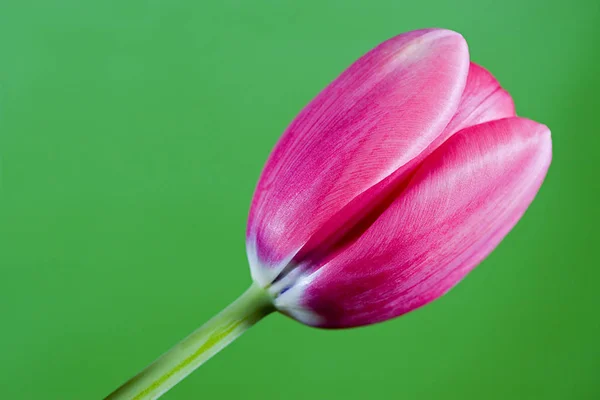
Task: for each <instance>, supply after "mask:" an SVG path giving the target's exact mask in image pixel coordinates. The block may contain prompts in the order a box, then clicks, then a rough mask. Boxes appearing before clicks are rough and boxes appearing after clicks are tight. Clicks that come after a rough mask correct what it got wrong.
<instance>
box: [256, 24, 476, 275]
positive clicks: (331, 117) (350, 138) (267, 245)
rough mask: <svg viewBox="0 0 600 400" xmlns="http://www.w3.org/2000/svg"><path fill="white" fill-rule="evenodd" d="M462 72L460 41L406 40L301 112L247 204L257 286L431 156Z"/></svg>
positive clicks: (433, 33) (385, 48)
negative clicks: (360, 202) (355, 204)
mask: <svg viewBox="0 0 600 400" xmlns="http://www.w3.org/2000/svg"><path fill="white" fill-rule="evenodd" d="M468 69H469V60H468V49H467V46H466V43H465V41H464V39H463V38H462V36H460V35H459V34H457V33H455V32H452V31H447V30H441V29H431V30H422V31H414V32H409V33H407V34H404V35H400V36H397V37H395V38H392V39H390V40H388V41H386V42H384V43H383V44H381V45H380V46H378V47H377V48H375V49H373V50H372V51H370V52H369V53H367V54H366V55H365V56H363V57H362V58H360V59H359V60H358V61H357V62H356V63H354V64H353V65H352V66H350V68H348V69H347V70H346V71H345V72H343V73H342V74H341V75H340V76H339V77H338V78H337V79H336V80H335V81H333V82H332V83H331V84H330V85H329V86H328V87H327V88H326V89H324V90H323V91H322V92H321V93H320V94H319V95H318V96H317V97H316V98H315V99H314V100H313V101H312V102H311V103H310V104H309V105H308V106H307V107H306V108H305V109H304V110H302V112H301V113H300V114H299V115H298V117H297V118H296V119H295V120H294V121H293V122H292V124H291V125H290V126H289V127H288V128H287V130H286V131H285V133H284V135H283V136H282V138H281V139H280V141H279V142H278V144H277V146H276V147H275V149H274V151H273V153H272V154H271V156H270V158H269V160H268V161H267V164H266V166H265V168H264V170H263V173H262V175H261V178H260V180H259V183H258V186H257V188H256V192H255V195H254V198H253V202H252V205H251V209H250V215H249V221H248V230H247V249H248V256H249V261H250V266H251V271H252V276H253V279H254V280H255V281H256V282H258V283H259V284H261V285H263V286H265V285H268V284H270V283H271V282H272V281H273V280H274V279H275V277H276V276H277V275H278V274H279V273H280V272H281V271H282V270H283V269H284V268H285V267H286V265H287V264H288V263H289V262H290V261H291V260H292V258H293V257H294V256H295V254H296V253H297V252H298V251H299V250H300V249H301V248H302V247H303V246H304V245H305V244H306V243H307V242H308V240H309V239H310V238H311V236H313V235H314V234H315V232H317V230H318V229H320V228H322V227H323V226H325V225H326V223H327V221H329V220H330V219H331V218H332V217H333V216H334V215H335V214H336V213H339V212H340V210H342V209H343V208H344V207H346V206H347V205H348V204H349V203H350V202H351V201H352V200H353V199H355V198H356V197H357V196H359V195H360V194H361V193H363V192H365V191H366V190H368V189H369V188H370V187H372V186H374V185H376V184H377V183H378V182H381V181H382V180H384V179H385V178H386V177H388V176H389V175H390V174H392V173H393V172H394V171H396V170H397V169H399V168H400V167H402V166H403V165H405V164H407V163H408V162H409V161H410V160H412V159H413V158H415V157H417V156H418V155H419V154H421V153H422V152H423V151H424V150H425V149H427V148H428V147H429V146H430V145H431V143H432V142H434V140H435V139H436V138H437V137H438V136H439V135H440V134H441V133H442V132H443V130H444V128H445V127H446V126H447V125H448V123H449V122H450V120H451V119H452V117H453V116H454V114H455V112H456V110H457V108H458V105H459V103H460V99H461V95H462V92H463V90H464V87H465V84H466V78H467V75H468ZM414 167H416V165H415V166H414Z"/></svg>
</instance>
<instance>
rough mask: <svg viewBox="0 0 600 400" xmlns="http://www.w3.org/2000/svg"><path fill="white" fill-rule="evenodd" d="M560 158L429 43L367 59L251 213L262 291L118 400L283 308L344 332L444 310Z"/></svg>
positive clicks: (253, 290) (387, 49) (292, 135)
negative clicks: (435, 304) (443, 299)
mask: <svg viewBox="0 0 600 400" xmlns="http://www.w3.org/2000/svg"><path fill="white" fill-rule="evenodd" d="M551 157H552V144H551V139H550V131H549V130H548V128H546V127H545V126H544V125H540V124H538V123H536V122H533V121H530V120H527V119H523V118H519V117H516V116H515V110H514V106H513V102H512V99H511V97H510V95H509V94H508V93H507V92H506V91H505V90H503V89H502V88H501V87H500V85H499V84H498V82H497V81H496V80H495V79H494V77H493V76H492V75H490V73H489V72H487V71H486V70H485V69H483V68H481V67H479V66H477V65H475V64H473V63H470V62H469V54H468V50H467V44H466V43H465V41H464V39H463V38H462V36H461V35H459V34H458V33H455V32H452V31H448V30H442V29H428V30H420V31H414V32H409V33H405V34H403V35H400V36H397V37H395V38H392V39H390V40H388V41H386V42H384V43H382V44H381V45H379V46H378V47H376V48H375V49H373V50H372V51H370V52H368V53H367V54H365V55H364V56H363V57H362V58H360V59H359V60H358V61H357V62H355V63H354V64H353V65H351V66H350V68H348V69H347V70H346V71H344V72H343V73H342V74H341V75H340V76H339V77H338V78H337V79H336V80H334V81H333V82H332V83H331V84H330V85H329V86H328V87H327V88H325V90H323V91H322V92H321V93H320V94H319V95H318V96H317V97H316V98H315V99H314V100H313V101H312V102H311V103H310V104H309V105H308V106H307V107H306V108H304V110H302V112H300V114H299V115H298V117H296V119H295V120H294V121H293V122H292V123H291V125H290V126H289V127H288V128H287V130H286V131H285V133H284V134H283V136H282V137H281V139H280V141H279V143H278V144H277V145H276V147H275V149H274V150H273V153H272V154H271V156H270V158H269V160H268V161H267V164H266V165H265V168H264V171H263V173H262V176H261V177H260V180H259V182H258V186H257V188H256V193H255V195H254V199H253V201H252V206H251V208H250V216H249V221H248V230H247V235H246V244H247V250H248V258H249V261H250V269H251V272H252V278H253V280H254V283H253V284H252V285H251V286H250V288H249V289H248V290H247V291H246V292H245V293H244V294H242V295H241V296H240V297H239V298H238V299H237V300H236V301H234V302H233V303H232V304H231V305H230V306H229V307H227V308H226V309H224V310H223V311H222V312H221V313H220V314H218V315H217V316H215V317H214V318H213V319H211V320H210V321H208V322H207V323H206V324H204V325H203V326H201V327H200V328H198V329H197V330H196V331H194V332H193V333H192V334H191V335H190V336H188V337H187V338H186V339H184V340H183V341H182V342H180V343H179V344H178V345H176V346H175V347H173V348H172V349H171V350H170V351H168V352H167V353H165V354H164V355H163V356H162V357H160V358H159V359H158V360H156V361H155V362H154V363H153V364H151V365H150V366H148V367H147V368H146V369H144V370H143V371H142V372H140V373H139V374H138V375H137V376H135V377H134V378H133V379H131V380H129V381H128V382H126V383H125V384H123V385H122V386H121V387H120V388H119V389H117V390H116V391H114V392H113V393H112V394H110V395H109V396H108V397H107V399H108V400H125V399H127V400H130V399H138V400H149V399H156V398H157V397H159V396H160V395H162V394H163V393H165V392H166V391H167V390H169V388H171V387H173V386H174V385H175V384H177V382H179V381H180V380H181V379H183V378H184V377H185V376H187V375H188V374H190V373H191V372H192V371H193V370H194V369H196V368H198V366H200V365H201V364H202V363H204V362H205V361H206V360H208V359H209V358H210V357H212V356H213V355H214V354H216V353H217V352H218V351H220V350H221V349H222V348H223V347H225V346H226V345H227V344H228V343H230V342H231V341H232V340H234V339H235V338H236V337H238V336H239V335H241V334H242V333H243V332H244V331H245V330H246V329H248V328H249V327H251V326H252V325H254V324H255V323H256V322H257V321H259V320H260V319H262V318H263V317H265V316H266V315H268V314H269V313H271V312H273V311H274V310H278V311H280V312H282V313H284V314H287V315H289V316H291V317H292V318H295V319H296V320H298V321H300V322H303V323H305V324H308V325H313V326H318V327H323V328H345V327H352V326H359V325H366V324H372V323H375V322H380V321H384V320H387V319H389V318H393V317H397V316H399V315H402V314H404V313H407V312H409V311H411V310H414V309H415V308H417V307H420V306H422V305H424V304H427V303H429V302H430V301H432V300H434V299H436V298H438V297H440V296H441V295H443V294H444V293H446V292H447V291H448V290H450V289H451V288H452V287H453V286H454V285H456V284H457V283H458V282H459V281H460V280H461V279H462V278H463V277H464V276H465V275H466V274H467V273H469V271H471V270H472V269H473V268H474V267H475V266H476V265H477V264H478V263H479V262H481V261H482V260H483V259H484V258H485V257H486V256H487V255H488V254H489V253H490V252H491V251H492V250H493V249H494V248H495V247H496V246H497V245H498V243H500V241H501V240H502V239H503V238H504V236H506V234H507V233H508V232H509V231H510V230H511V229H512V227H513V226H514V225H515V224H516V223H517V221H518V220H519V218H521V216H522V215H523V213H524V212H525V210H526V209H527V207H528V206H529V204H530V203H531V202H532V200H533V198H534V197H535V194H536V193H537V191H538V189H539V188H540V185H541V184H542V181H543V180H544V177H545V175H546V171H547V170H548V167H549V165H550V160H551Z"/></svg>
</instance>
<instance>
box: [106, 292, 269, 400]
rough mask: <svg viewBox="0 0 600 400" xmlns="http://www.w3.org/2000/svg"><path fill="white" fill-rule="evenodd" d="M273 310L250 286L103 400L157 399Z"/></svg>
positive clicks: (264, 297) (266, 296) (264, 295)
mask: <svg viewBox="0 0 600 400" xmlns="http://www.w3.org/2000/svg"><path fill="white" fill-rule="evenodd" d="M274 310H275V309H274V307H273V303H272V301H271V298H270V297H269V295H268V294H267V293H266V292H265V291H264V290H263V289H261V288H260V287H258V286H256V285H255V284H252V286H250V288H249V289H248V290H246V292H244V294H242V295H241V296H240V297H239V298H238V299H237V300H236V301H234V302H233V303H231V305H230V306H229V307H227V308H226V309H224V310H223V311H222V312H221V313H220V314H218V315H217V316H215V317H214V318H213V319H211V320H210V321H208V322H207V323H206V324H204V325H202V326H201V327H200V328H198V329H197V330H196V331H194V332H193V333H192V334H191V335H189V336H188V337H187V338H185V339H183V340H182V341H181V342H179V343H178V344H177V345H175V346H174V347H173V348H171V350H169V351H167V352H166V353H165V354H163V355H162V356H161V357H160V358H158V359H157V360H156V361H154V363H152V364H150V365H149V366H148V367H146V369H144V370H143V371H142V372H140V373H139V374H137V375H136V376H134V377H133V378H131V379H130V380H129V381H127V382H126V383H125V384H124V385H123V386H121V387H120V388H118V389H117V390H115V391H114V392H113V393H111V394H110V395H109V396H108V397H106V399H105V400H125V399H127V400H150V399H157V398H159V397H160V396H161V395H162V394H164V393H165V392H166V391H167V390H169V389H170V388H172V387H173V386H175V385H176V384H177V383H178V382H179V381H181V380H182V379H183V378H185V377H186V376H188V375H189V374H190V373H192V371H194V370H195V369H196V368H198V367H199V366H200V365H202V364H203V363H204V362H205V361H206V360H208V359H209V358H211V357H212V356H213V355H215V354H216V353H218V352H219V351H220V350H221V349H223V348H224V347H225V346H227V345H228V344H229V343H231V342H232V341H233V340H234V339H236V338H237V337H238V336H240V335H241V334H242V333H244V332H245V331H246V330H247V329H248V328H250V327H251V326H252V325H254V324H255V323H256V322H258V321H259V320H261V319H262V318H263V317H265V316H266V315H268V314H270V313H271V312H273V311H274Z"/></svg>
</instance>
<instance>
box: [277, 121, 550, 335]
mask: <svg viewBox="0 0 600 400" xmlns="http://www.w3.org/2000/svg"><path fill="white" fill-rule="evenodd" d="M551 147H552V144H551V138H550V132H549V130H548V128H547V127H545V126H543V125H540V124H538V123H536V122H533V121H530V120H527V119H523V118H518V117H513V118H507V119H502V120H497V121H492V122H487V123H484V124H481V125H476V126H473V127H469V128H466V129H464V130H462V131H460V132H458V133H456V134H455V135H453V136H452V137H451V138H450V139H449V140H448V141H446V142H445V143H444V144H443V145H442V146H441V147H439V148H438V149H437V150H436V151H435V152H434V153H432V154H431V155H430V156H429V157H427V159H426V160H425V161H424V162H423V163H422V164H421V165H420V167H419V169H418V170H417V171H416V172H415V173H414V175H413V176H412V178H411V179H410V182H409V183H408V185H407V187H406V188H404V189H403V190H402V192H401V193H400V194H399V196H398V197H397V198H396V199H395V200H394V201H393V202H392V203H391V205H390V206H389V207H387V208H386V209H385V210H384V211H383V212H382V213H381V215H379V216H378V218H377V219H376V220H375V221H374V222H373V223H372V225H370V226H369V227H368V228H367V229H366V230H365V231H364V232H362V234H361V235H359V236H358V237H357V239H356V240H355V241H354V242H352V243H350V244H349V245H348V246H347V247H346V248H344V249H340V250H339V251H338V253H337V254H330V255H329V258H328V259H324V260H322V261H321V263H320V264H319V265H313V266H311V267H310V268H307V269H306V270H304V271H303V272H302V273H300V272H299V271H295V273H296V275H298V277H297V278H296V279H295V281H296V282H298V287H297V288H296V287H293V288H291V289H292V290H288V292H289V295H288V292H285V293H282V294H281V295H280V296H279V297H278V298H277V299H276V301H275V304H276V306H277V307H278V308H279V309H280V311H282V312H284V313H286V314H289V315H291V316H292V317H294V318H296V319H298V320H300V321H301V322H304V323H306V324H309V325H317V326H321V327H327V328H340V327H350V326H359V325H365V324H371V323H375V322H379V321H383V320H386V319H389V318H392V317H396V316H399V315H402V314H404V313H406V312H409V311H411V310H413V309H415V308H418V307H420V306H422V305H424V304H426V303H428V302H430V301H432V300H434V299H435V298H437V297H439V296H441V295H443V294H444V293H445V292H447V291H448V290H449V289H451V288H452V287H453V286H454V285H455V284H457V283H458V282H459V281H460V280H461V279H462V278H463V277H464V276H465V275H466V274H467V273H468V272H469V271H470V270H471V269H472V268H474V267H475V266H476V265H477V264H478V263H479V262H481V260H483V258H484V257H486V256H487V255H488V254H489V253H490V252H491V251H492V250H493V249H494V247H495V246H497V245H498V243H499V242H500V241H501V240H502V238H503V237H504V236H505V235H506V234H507V233H508V232H509V231H510V230H511V229H512V227H513V226H514V225H515V224H516V222H517V221H518V220H519V218H520V217H521V216H522V214H523V213H524V212H525V210H526V208H527V207H528V206H529V204H530V203H531V201H532V200H533V198H534V196H535V194H536V193H537V191H538V189H539V187H540V185H541V183H542V181H543V179H544V177H545V175H546V171H547V169H548V167H549V164H550V161H551V151H552V150H551Z"/></svg>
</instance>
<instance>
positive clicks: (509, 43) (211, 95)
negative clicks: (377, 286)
mask: <svg viewBox="0 0 600 400" xmlns="http://www.w3.org/2000/svg"><path fill="white" fill-rule="evenodd" d="M430 26H440V27H447V28H451V29H454V30H457V31H460V32H461V33H463V34H464V36H465V37H466V38H467V41H468V42H469V44H470V49H471V54H472V59H473V60H474V61H476V62H478V63H480V64H482V65H484V66H485V67H487V68H488V69H490V70H491V71H492V72H493V73H494V74H495V75H496V76H497V77H498V79H499V80H500V81H501V83H502V84H503V85H504V86H505V87H506V88H507V89H508V90H509V91H510V92H511V94H512V95H513V97H514V99H515V102H516V104H517V110H518V113H519V114H520V115H523V116H527V117H530V118H533V119H535V120H538V121H541V122H544V123H546V124H547V125H548V126H549V127H550V128H551V129H552V131H553V143H554V160H553V164H552V167H551V169H550V171H549V174H548V177H547V179H546V182H545V184H544V186H543V187H542V190H541V191H540V193H539V196H538V197H537V199H536V200H535V202H534V203H533V205H532V207H531V208H530V210H529V211H528V212H527V213H526V215H525V216H524V218H523V220H522V221H521V222H520V223H519V224H518V225H517V227H516V228H515V229H514V230H513V231H512V233H511V234H510V235H509V236H508V237H507V238H506V240H505V241H504V242H503V243H502V244H501V245H500V246H499V247H498V249H497V250H496V251H495V252H494V253H493V254H492V255H491V256H490V257H489V258H488V259H487V260H486V261H485V262H483V264H482V265H481V266H480V267H479V268H478V269H476V270H475V271H474V272H473V273H472V274H471V275H470V276H469V277H468V278H467V279H465V281H464V282H463V283H461V284H460V285H459V286H458V287H456V288H455V289H454V290H453V291H451V292H450V293H449V294H448V295H447V296H445V297H443V298H442V299H440V300H438V301H436V302H434V303H432V304H430V305H429V306H426V307H424V308H422V309H420V310H418V311H416V312H413V313H411V314H409V315H406V316H404V317H402V318H399V319H396V320H393V321H389V322H386V323H383V324H380V325H376V326H371V327H366V328H360V329H354V330H346V331H322V330H316V329H311V328H307V327H305V326H302V325H300V324H298V323H296V322H294V321H292V320H289V319H287V318H285V317H283V316H280V315H273V316H270V317H269V318H267V319H266V320H265V321H263V322H261V323H260V324H259V325H257V326H256V327H254V328H252V329H251V330H250V331H249V332H247V333H246V334H245V335H244V336H242V337H241V338H240V339H238V341H236V342H235V343H233V344H232V345H231V346H230V347H228V348H227V349H225V350H224V351H223V352H222V353H220V354H219V355H217V356H216V357H215V358H213V359H212V360H210V361H209V362H208V363H207V364H206V365H204V366H203V367H202V368H201V369H200V370H199V371H196V372H195V373H194V374H193V375H192V376H190V377H189V378H188V379H186V380H185V381H183V382H182V383H181V384H180V385H179V386H177V387H176V388H175V389H174V390H172V391H171V392H169V393H168V394H167V395H166V396H165V398H166V399H172V400H175V399H228V398H247V399H262V400H268V399H309V398H314V399H365V398H368V399H371V398H373V399H379V398H394V399H395V398H398V399H461V400H464V399H470V398H473V399H511V398H514V399H598V398H600V342H599V338H600V296H599V295H598V288H597V286H598V282H599V280H600V269H599V265H598V262H597V257H596V256H595V252H596V251H598V244H597V243H598V233H597V231H596V227H597V226H598V225H599V224H600V215H599V208H598V195H599V194H600V187H599V178H598V172H599V171H598V164H597V160H598V152H597V149H598V146H600V132H599V129H598V122H597V121H598V117H600V113H599V111H598V110H599V108H600V100H599V97H598V92H599V91H600V78H599V62H600V2H598V1H597V0H589V1H585V0H580V1H567V2H565V1H552V0H550V1H544V0H539V1H530V0H506V1H501V2H499V1H496V0H483V1H482V0H477V1H441V0H440V1H418V2H402V1H398V0H394V1H373V0H370V1H348V0H346V1H324V0H319V1H306V0H305V1H297V2H296V1H294V2H291V1H290V2H282V1H269V2H249V1H248V2H246V1H233V0H230V1H216V2H203V1H200V0H187V1H181V0H171V1H166V0H144V1H142V0H128V1H123V0H119V1H114V0H111V1H107V0H103V1H100V0H97V1H81V0H69V1H67V0H64V1H59V0H38V1H28V0H18V1H17V0H1V2H0V310H1V314H0V317H1V321H2V322H1V325H0V390H1V392H0V393H1V394H0V397H2V398H3V399H100V398H102V397H103V396H104V395H106V394H108V393H109V392H110V391H111V390H112V389H114V388H115V387H116V386H118V385H119V384H120V383H122V382H123V381H124V380H125V379H127V378H129V377H130V376H131V375H132V374H134V373H136V372H137V371H138V370H139V369H140V368H141V367H143V366H145V365H146V364H147V363H149V362H150V361H152V360H153V359H154V358H155V357H156V356H158V355H159V354H161V353H162V352H163V351H164V350H166V349H167V348H169V347H170V346H171V345H173V344H175V343H176V342H177V341H178V340H179V339H181V338H183V337H184V336H185V335H187V334H188V333H189V332H190V331H192V330H193V329H194V328H196V327H197V326H198V325H200V324H201V323H203V322H204V321H206V320H207V319H208V318H210V317H211V316H212V315H214V314H215V313H216V312H218V311H219V310H220V309H221V308H222V307H224V306H226V305H227V304H228V303H229V302H230V301H232V300H233V299H234V298H235V297H237V295H239V294H240V293H241V292H242V291H243V290H244V289H245V288H246V287H247V285H248V284H249V283H250V278H249V272H248V267H247V261H246V255H245V247H244V231H245V224H246V215H247V211H248V206H249V203H250V199H251V196H252V192H253V189H254V185H255V182H256V180H257V178H258V175H259V173H260V171H261V168H262V165H263V163H264V161H265V159H266V157H267V156H268V154H269V152H270V149H271V148H272V146H273V144H274V143H275V141H276V140H277V138H278V136H279V134H280V133H281V132H282V131H283V129H284V128H285V127H286V125H287V124H288V123H289V122H290V121H291V119H292V118H293V117H294V116H295V114H296V113H297V112H298V111H299V110H300V109H301V108H302V107H303V106H304V105H305V104H306V103H307V102H308V101H309V100H310V99H311V98H312V97H313V96H314V95H315V94H317V93H318V92H319V90H320V89H322V88H323V87H324V86H325V85H326V84H327V83H328V82H329V81H331V80H332V79H333V78H334V77H336V76H337V74H338V73H340V72H341V71H342V70H343V69H344V68H345V67H346V66H348V65H349V64H350V63H351V62H352V61H354V60H355V59H356V58H358V57H359V56H360V55H361V54H363V53H364V52H365V51H367V50H368V49H370V48H371V47H373V46H375V45H376V44H378V43H379V42H381V41H383V40H385V39H387V38H389V37H391V36H393V35H395V34H398V33H401V32H403V31H407V30H411V29H416V28H421V27H430Z"/></svg>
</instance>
